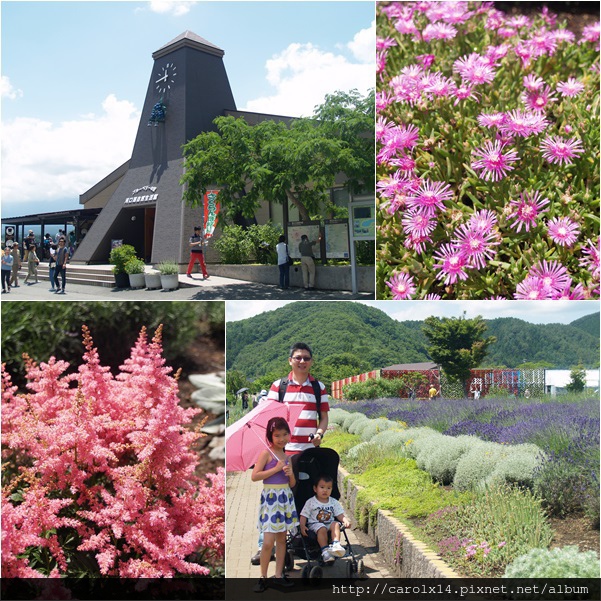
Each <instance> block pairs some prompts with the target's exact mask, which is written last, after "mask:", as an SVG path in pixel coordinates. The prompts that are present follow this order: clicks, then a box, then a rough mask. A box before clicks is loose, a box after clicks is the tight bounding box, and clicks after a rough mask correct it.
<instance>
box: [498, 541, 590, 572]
mask: <svg viewBox="0 0 601 601" xmlns="http://www.w3.org/2000/svg"><path fill="white" fill-rule="evenodd" d="M599 570H600V567H599V559H598V558H597V554H596V553H595V552H594V551H585V552H583V553H581V552H579V550H578V547H575V546H570V547H564V548H563V549H551V550H549V549H532V550H531V551H529V552H528V553H526V554H524V555H520V556H519V557H517V558H516V559H515V560H514V561H513V562H512V563H510V564H509V565H508V566H507V568H506V569H505V574H504V575H503V578H599Z"/></svg>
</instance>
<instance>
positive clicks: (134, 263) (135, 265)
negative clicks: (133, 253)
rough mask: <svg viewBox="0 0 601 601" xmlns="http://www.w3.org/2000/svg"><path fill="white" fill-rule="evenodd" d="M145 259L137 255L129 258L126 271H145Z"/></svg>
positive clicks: (131, 272)
mask: <svg viewBox="0 0 601 601" xmlns="http://www.w3.org/2000/svg"><path fill="white" fill-rule="evenodd" d="M144 267H145V265H144V261H142V259H138V258H137V257H133V258H132V259H129V260H128V261H127V263H126V264H125V273H127V274H129V275H132V274H135V273H144Z"/></svg>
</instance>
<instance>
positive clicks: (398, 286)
mask: <svg viewBox="0 0 601 601" xmlns="http://www.w3.org/2000/svg"><path fill="white" fill-rule="evenodd" d="M386 285H387V286H388V287H389V288H390V291H391V292H392V298H393V300H406V299H408V298H411V297H412V296H413V295H414V294H415V284H414V283H413V278H412V277H411V276H410V275H409V274H407V273H396V274H394V275H393V276H392V278H390V280H389V281H388V282H386Z"/></svg>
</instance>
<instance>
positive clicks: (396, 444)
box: [372, 429, 405, 451]
mask: <svg viewBox="0 0 601 601" xmlns="http://www.w3.org/2000/svg"><path fill="white" fill-rule="evenodd" d="M372 442H373V443H374V444H376V445H378V446H379V447H380V448H382V450H383V451H390V450H392V449H397V448H401V447H403V446H404V444H405V439H404V437H403V433H402V432H401V430H400V429H396V430H392V429H391V430H384V431H383V432H380V433H379V434H376V435H375V436H374V437H373V439H372Z"/></svg>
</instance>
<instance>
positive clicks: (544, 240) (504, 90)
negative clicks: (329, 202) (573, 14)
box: [376, 2, 599, 300]
mask: <svg viewBox="0 0 601 601" xmlns="http://www.w3.org/2000/svg"><path fill="white" fill-rule="evenodd" d="M377 6H378V8H377V12H378V14H377V30H378V38H377V52H378V56H377V77H378V82H377V97H376V106H377V112H378V118H377V124H376V140H377V143H378V148H377V165H378V167H377V168H378V183H377V189H378V193H377V204H378V219H379V226H380V227H379V230H378V231H379V233H378V236H379V239H378V261H377V262H378V265H377V295H378V297H379V298H394V299H398V300H404V299H410V298H419V299H494V298H516V299H532V300H538V299H588V298H598V297H599V23H596V24H595V25H593V26H589V27H586V28H585V29H584V31H583V33H582V35H581V36H580V37H579V38H578V39H577V38H576V36H575V35H574V34H573V33H572V32H570V31H568V30H567V29H565V28H564V27H563V25H562V24H558V23H557V17H556V15H554V14H552V13H551V12H550V11H548V10H547V9H544V10H543V12H542V13H541V14H540V15H539V16H536V17H534V18H531V17H527V16H523V15H517V16H507V15H504V14H503V13H501V12H500V11H498V10H495V9H494V8H492V6H491V3H489V2H390V3H378V4H377Z"/></svg>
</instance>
